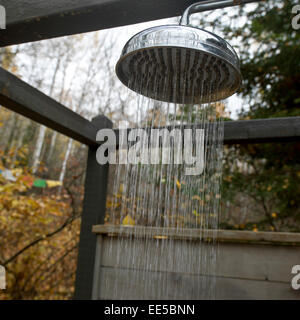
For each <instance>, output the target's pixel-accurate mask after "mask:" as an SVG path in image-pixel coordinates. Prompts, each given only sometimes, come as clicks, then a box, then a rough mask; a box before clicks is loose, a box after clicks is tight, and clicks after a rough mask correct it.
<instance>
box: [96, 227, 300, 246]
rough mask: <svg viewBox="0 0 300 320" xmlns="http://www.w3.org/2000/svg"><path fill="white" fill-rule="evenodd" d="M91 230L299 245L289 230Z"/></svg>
mask: <svg viewBox="0 0 300 320" xmlns="http://www.w3.org/2000/svg"><path fill="white" fill-rule="evenodd" d="M93 232H94V233H96V234H100V235H108V236H124V237H132V236H133V237H137V238H154V239H161V240H164V239H169V238H172V239H173V238H175V239H190V240H200V239H203V240H206V239H208V240H211V239H212V238H215V239H217V240H218V241H224V242H255V243H277V244H278V243H281V244H290V245H300V233H290V232H262V231H258V232H254V231H239V230H211V229H206V230H200V229H177V228H161V227H143V226H135V227H131V226H117V225H95V226H93Z"/></svg>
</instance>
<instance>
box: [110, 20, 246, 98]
mask: <svg viewBox="0 0 300 320" xmlns="http://www.w3.org/2000/svg"><path fill="white" fill-rule="evenodd" d="M116 73H117V75H118V77H119V79H120V80H121V81H122V82H123V84H125V85H126V86H127V87H129V88H130V89H132V90H134V91H136V92H138V93H140V94H142V95H144V96H146V97H149V98H152V99H156V100H160V101H165V102H172V103H184V104H201V103H208V102H214V101H218V100H222V99H225V98H227V97H229V96H231V95H232V94H234V93H235V92H236V91H237V90H238V89H239V87H240V85H241V74H240V68H239V59H238V56H237V54H236V53H235V51H234V49H233V48H232V47H231V46H230V45H229V44H228V43H227V42H226V41H225V40H223V39H222V38H220V37H219V36H217V35H215V34H213V33H211V32H208V31H205V30H203V29H200V28H196V27H191V26H180V25H166V26H159V27H154V28H150V29H147V30H144V31H142V32H140V33H138V34H137V35H135V36H134V37H132V38H131V39H130V40H129V41H128V42H127V44H126V45H125V47H124V49H123V52H122V55H121V58H120V60H119V62H118V63H117V66H116Z"/></svg>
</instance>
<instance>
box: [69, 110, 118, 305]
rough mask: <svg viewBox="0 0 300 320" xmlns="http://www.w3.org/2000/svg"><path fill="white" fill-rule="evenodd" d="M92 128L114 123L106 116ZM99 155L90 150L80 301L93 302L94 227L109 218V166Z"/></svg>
mask: <svg viewBox="0 0 300 320" xmlns="http://www.w3.org/2000/svg"><path fill="white" fill-rule="evenodd" d="M92 124H93V125H94V126H96V127H97V129H99V130H100V129H104V128H112V122H111V121H110V120H109V119H108V118H106V117H104V116H98V117H96V118H94V119H93V120H92ZM95 138H96V137H95ZM96 151H97V146H90V147H89V152H88V160H87V172H86V178H85V196H84V203H83V213H82V220H81V232H80V243H79V255H78V263H77V273H76V282H75V299H76V300H90V299H92V290H93V276H94V265H95V255H96V241H97V239H96V235H95V234H93V233H92V226H93V225H97V224H103V223H104V218H105V210H106V193H107V181H108V171H109V164H106V165H99V164H98V162H97V160H96Z"/></svg>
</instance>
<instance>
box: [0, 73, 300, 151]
mask: <svg viewBox="0 0 300 320" xmlns="http://www.w3.org/2000/svg"><path fill="white" fill-rule="evenodd" d="M0 104H1V105H3V106H5V107H6V108H8V109H11V110H13V111H15V112H17V113H19V114H22V115H23V116H25V117H27V118H30V119H31V120H34V121H37V122H38V123H40V124H43V125H45V126H47V127H49V128H51V129H53V130H56V131H58V132H60V133H62V134H64V135H66V136H68V137H70V138H72V139H74V140H77V141H79V142H81V143H84V144H87V145H95V146H97V145H98V144H99V143H98V142H97V141H96V134H97V131H98V130H99V129H102V128H107V127H109V126H108V123H107V122H106V121H103V123H102V126H100V127H97V128H96V126H94V125H93V124H92V123H91V122H90V121H88V120H86V119H85V118H83V117H81V116H80V115H79V114H77V113H75V112H73V111H71V110H70V109H68V108H66V107H65V106H63V105H62V104H60V103H58V102H57V101H55V100H54V99H52V98H50V97H48V96H47V95H45V94H44V93H42V92H40V91H39V90H37V89H35V88H33V87H32V86H30V85H29V84H27V83H26V82H24V81H22V80H21V79H19V78H17V77H16V76H14V75H13V74H11V73H9V72H7V71H6V70H4V69H2V68H0ZM193 126H196V127H201V126H200V125H193ZM224 126H225V132H224V143H225V144H248V143H263V142H288V141H300V117H291V118H274V119H260V120H243V121H226V122H225V123H224ZM187 127H189V128H190V127H191V125H186V126H184V128H187ZM128 130H130V129H128ZM115 131H116V134H117V138H118V130H115ZM117 145H118V143H117Z"/></svg>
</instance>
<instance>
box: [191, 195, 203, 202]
mask: <svg viewBox="0 0 300 320" xmlns="http://www.w3.org/2000/svg"><path fill="white" fill-rule="evenodd" d="M192 199H193V200H199V201H201V198H200V197H199V196H197V195H195V196H193V197H192Z"/></svg>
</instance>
